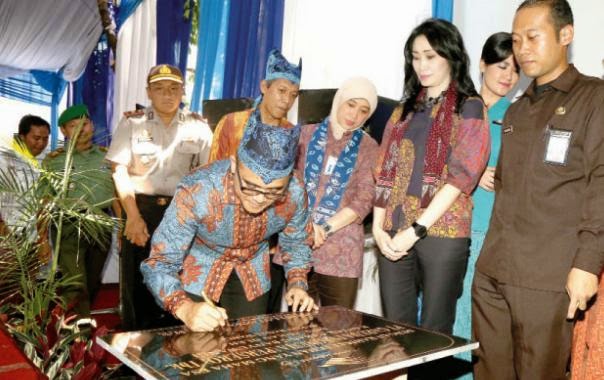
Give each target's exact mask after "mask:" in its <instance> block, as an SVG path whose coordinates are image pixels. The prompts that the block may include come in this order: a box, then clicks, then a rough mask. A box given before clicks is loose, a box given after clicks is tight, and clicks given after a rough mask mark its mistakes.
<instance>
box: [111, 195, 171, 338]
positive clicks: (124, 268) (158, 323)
mask: <svg viewBox="0 0 604 380" xmlns="http://www.w3.org/2000/svg"><path fill="white" fill-rule="evenodd" d="M167 199H168V200H170V199H169V198H167ZM159 203H164V202H158V200H157V198H156V197H151V196H144V195H137V196H136V205H137V206H138V210H139V212H140V214H141V216H142V218H143V220H144V221H145V223H146V224H147V231H149V234H150V235H151V237H152V236H153V232H154V231H155V229H156V228H157V226H159V223H160V222H161V220H162V218H163V216H164V212H165V211H166V209H167V208H168V204H169V202H167V203H165V204H159ZM151 237H149V240H148V241H147V244H146V245H145V246H144V247H140V246H138V245H135V244H132V243H130V242H129V241H128V239H126V237H125V236H124V237H123V238H122V251H121V255H120V296H121V297H120V298H121V311H122V327H123V328H124V330H126V331H128V330H143V329H150V328H155V327H164V326H172V325H175V324H178V323H180V322H178V321H177V320H176V318H173V317H172V316H171V315H170V314H169V313H168V312H166V311H165V310H163V309H162V308H161V307H159V306H158V304H157V303H156V302H155V298H153V296H152V295H151V292H149V290H148V289H147V286H146V285H145V284H144V283H143V275H142V274H141V270H140V265H141V262H142V261H143V260H145V259H146V258H148V257H149V253H150V247H151Z"/></svg>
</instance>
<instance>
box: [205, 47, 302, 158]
mask: <svg viewBox="0 0 604 380" xmlns="http://www.w3.org/2000/svg"><path fill="white" fill-rule="evenodd" d="M301 77H302V61H300V63H299V64H298V65H297V66H296V65H293V64H291V63H290V62H288V61H287V59H285V57H284V56H283V55H282V54H281V52H280V51H279V50H277V49H273V50H272V51H271V52H270V53H269V56H268V60H267V62H266V73H265V76H264V80H262V81H261V82H260V91H261V93H262V96H261V97H259V98H258V100H257V102H256V103H257V104H255V106H254V107H253V108H252V109H248V110H244V111H240V112H233V113H229V114H227V115H225V116H223V117H222V119H220V121H219V122H218V124H217V125H216V129H215V130H214V138H213V141H212V148H211V149H210V158H209V162H212V161H217V160H224V159H225V158H229V157H230V156H234V155H235V153H236V152H237V148H238V147H239V142H240V141H241V138H242V137H243V131H244V130H245V129H246V128H247V127H248V126H249V125H250V124H251V123H257V122H261V123H263V124H267V125H272V126H279V127H282V128H293V125H292V124H291V123H289V122H288V121H287V113H288V112H289V110H290V108H291V107H292V105H293V104H294V101H295V100H296V98H297V97H298V90H299V89H300V78H301Z"/></svg>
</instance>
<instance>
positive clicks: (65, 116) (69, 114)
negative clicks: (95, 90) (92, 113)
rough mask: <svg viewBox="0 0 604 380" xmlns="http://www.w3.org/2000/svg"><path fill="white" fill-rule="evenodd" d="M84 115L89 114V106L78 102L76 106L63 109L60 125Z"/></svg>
mask: <svg viewBox="0 0 604 380" xmlns="http://www.w3.org/2000/svg"><path fill="white" fill-rule="evenodd" d="M82 116H86V117H88V116H89V114H88V107H86V105H84V104H76V105H75V106H71V107H69V108H67V109H66V110H65V111H63V113H62V114H61V116H59V125H60V126H63V125H65V124H66V123H68V122H70V121H72V120H74V119H79V118H81V117H82Z"/></svg>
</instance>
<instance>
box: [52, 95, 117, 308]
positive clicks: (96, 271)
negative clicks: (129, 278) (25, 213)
mask: <svg viewBox="0 0 604 380" xmlns="http://www.w3.org/2000/svg"><path fill="white" fill-rule="evenodd" d="M80 124H81V127H79V125H80ZM59 125H60V127H61V132H62V133H63V135H64V136H65V139H67V140H71V139H72V138H74V137H76V136H75V134H76V131H77V130H78V127H79V128H80V132H79V135H78V136H77V140H76V142H75V149H74V153H73V158H72V160H73V161H72V167H71V170H72V171H71V179H70V182H69V190H68V197H69V198H70V199H71V200H73V201H74V202H76V203H77V202H78V201H82V202H83V204H82V208H84V207H88V206H89V205H94V206H96V207H98V208H100V209H102V210H103V211H105V212H106V213H109V211H110V207H111V205H112V201H113V199H114V191H113V180H112V178H111V168H110V165H109V163H108V162H107V161H105V154H106V152H107V149H106V148H104V147H101V146H98V145H94V144H93V143H92V137H93V134H94V125H93V123H92V121H91V120H90V119H89V116H88V108H87V107H86V106H85V105H75V106H72V107H69V108H67V109H66V110H65V111H64V112H63V113H62V114H61V116H60V117H59ZM66 158H67V152H66V150H65V149H63V148H59V149H57V150H54V151H52V152H50V153H49V154H48V156H47V157H46V159H45V160H44V161H43V166H44V167H45V168H46V169H48V170H50V171H54V172H62V171H63V170H64V168H65V160H66ZM76 207H77V206H76ZM62 228H63V229H62V234H61V249H60V253H59V259H58V264H59V268H60V270H61V272H62V274H63V276H68V277H71V276H78V277H77V279H76V281H77V284H76V285H74V286H69V287H67V288H65V289H64V290H63V297H64V299H65V300H66V301H67V304H73V306H74V311H75V312H76V313H78V314H80V315H82V316H87V315H90V303H91V301H92V299H93V297H94V295H95V294H96V292H97V291H98V289H99V287H100V284H101V274H102V271H103V266H104V265H105V260H106V258H107V253H108V251H109V243H110V241H111V233H110V232H108V233H105V234H104V236H97V239H95V240H94V241H93V240H88V239H82V238H81V235H80V233H79V231H78V229H79V228H80V226H78V225H77V224H76V223H70V220H69V219H66V220H64V221H63V227H62Z"/></svg>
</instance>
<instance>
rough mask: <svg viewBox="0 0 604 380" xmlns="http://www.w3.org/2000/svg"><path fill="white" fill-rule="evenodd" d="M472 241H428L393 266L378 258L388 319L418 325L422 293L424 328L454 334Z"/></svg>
mask: <svg viewBox="0 0 604 380" xmlns="http://www.w3.org/2000/svg"><path fill="white" fill-rule="evenodd" d="M469 248H470V239H468V238H435V237H430V236H428V237H426V238H424V239H422V240H420V241H418V242H417V243H416V244H415V246H414V247H413V248H412V250H411V251H410V252H409V254H408V255H407V256H405V257H403V258H402V259H400V260H398V261H395V262H392V261H390V260H388V259H387V258H386V257H384V256H383V255H379V257H378V266H379V271H380V272H379V273H380V293H381V296H382V305H383V307H384V315H385V317H386V318H388V319H391V320H394V321H400V322H404V323H408V324H411V325H417V314H418V302H417V297H418V294H419V291H420V290H421V291H422V309H421V317H420V323H419V324H420V325H421V326H422V327H426V328H429V329H433V330H437V331H440V332H444V333H448V334H450V333H451V332H452V330H453V322H454V321H455V307H456V305H457V298H459V296H460V295H461V292H462V288H463V278H464V275H465V272H466V266H467V263H468V255H469V253H470V249H469Z"/></svg>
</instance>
